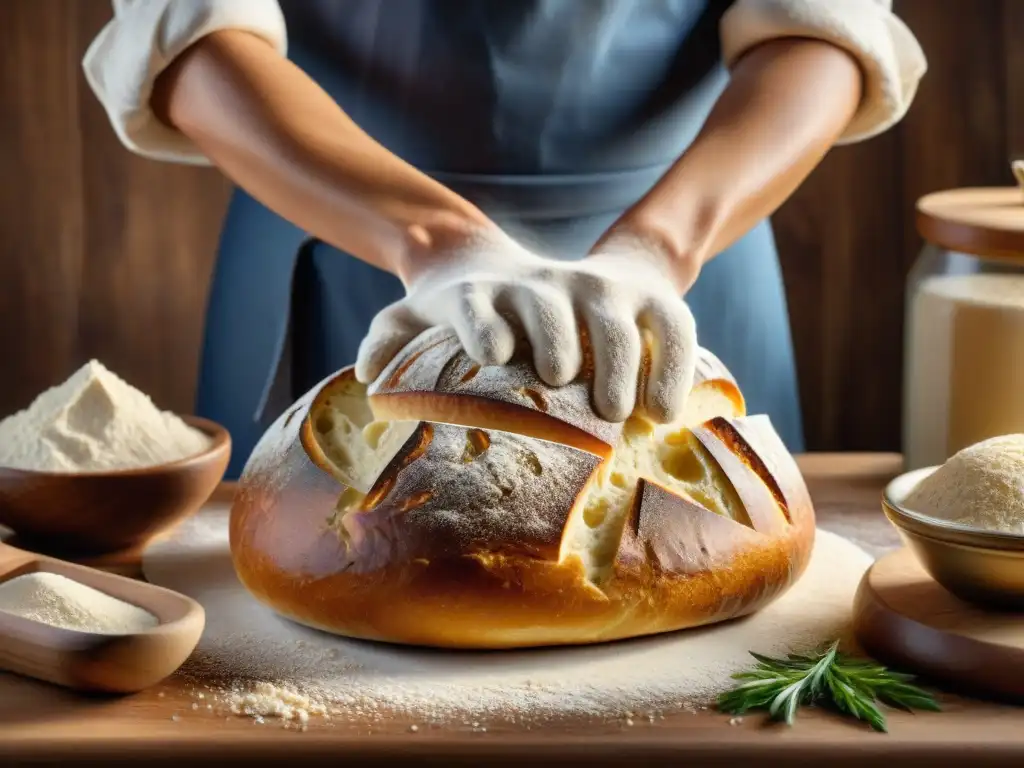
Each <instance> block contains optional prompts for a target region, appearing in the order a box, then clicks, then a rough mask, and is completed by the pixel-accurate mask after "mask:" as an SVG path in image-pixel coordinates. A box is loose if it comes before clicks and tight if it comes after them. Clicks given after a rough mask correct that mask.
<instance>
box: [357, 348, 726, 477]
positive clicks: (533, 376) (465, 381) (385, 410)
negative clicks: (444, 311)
mask: <svg viewBox="0 0 1024 768" xmlns="http://www.w3.org/2000/svg"><path fill="white" fill-rule="evenodd" d="M592 377H593V367H592V364H591V363H590V361H589V356H587V355H585V358H584V364H583V369H582V371H581V373H580V375H579V376H578V377H577V378H576V380H574V381H572V382H570V383H569V384H566V385H564V386H561V387H552V386H549V385H548V384H545V383H544V381H543V380H541V378H540V377H539V376H538V374H537V371H536V369H535V367H534V364H533V360H532V357H531V355H530V352H529V350H528V349H527V348H525V347H523V346H522V345H520V346H519V347H518V348H517V349H516V353H515V355H514V356H513V358H512V360H510V361H509V363H508V364H506V365H503V366H484V367H481V366H479V365H477V364H476V363H475V362H474V361H473V360H472V359H471V358H470V357H469V355H467V354H466V353H465V351H464V350H463V349H462V346H461V345H460V344H459V341H458V338H457V337H456V336H455V335H454V334H453V333H452V332H451V331H450V330H448V329H445V328H434V329H431V330H429V331H425V332H424V333H422V334H420V335H419V336H418V337H416V338H415V339H414V340H413V341H412V342H411V343H410V344H409V345H408V346H406V347H405V349H403V350H402V352H401V353H399V354H398V355H396V357H395V358H394V359H393V360H392V361H391V364H390V365H389V366H388V367H387V368H386V369H385V370H384V372H383V373H382V374H381V375H380V376H379V377H378V378H377V380H376V381H375V382H374V383H373V384H371V385H370V387H369V389H368V393H369V396H370V405H371V407H372V409H373V411H374V414H375V415H376V416H377V418H379V419H382V420H401V419H412V418H416V419H424V420H426V421H438V422H445V423H453V424H461V425H463V426H469V427H479V428H481V429H511V430H513V431H515V432H517V433H519V434H522V435H528V436H530V437H536V438H539V439H541V440H552V441H555V442H560V443H565V444H566V445H571V446H573V447H574V448H579V449H580V450H583V451H588V452H590V453H593V454H596V455H598V456H601V457H602V458H607V457H608V456H610V455H611V453H612V451H613V449H614V446H615V445H616V443H617V442H618V440H619V438H620V437H621V435H622V424H621V423H613V422H608V421H605V420H604V419H602V418H601V417H600V416H598V415H597V414H596V413H594V409H593V406H592V403H591V399H590V398H591V391H590V382H591V379H592ZM745 409H746V406H745V403H744V400H743V395H742V394H741V392H740V390H739V387H738V386H737V384H736V382H735V380H734V379H733V377H732V375H731V374H730V373H729V372H728V370H727V369H726V368H725V366H724V365H723V364H722V362H721V361H720V360H719V359H718V358H717V357H715V356H714V355H713V354H711V353H710V352H708V351H707V350H704V349H700V350H699V351H698V356H697V363H696V370H695V376H694V385H693V388H692V389H691V392H690V395H689V397H688V399H687V405H686V410H685V413H684V416H683V418H682V420H681V423H682V424H685V425H690V424H700V423H703V422H704V421H707V420H708V419H710V418H713V417H714V416H728V417H735V416H742V415H743V414H744V413H745V412H746V410H745Z"/></svg>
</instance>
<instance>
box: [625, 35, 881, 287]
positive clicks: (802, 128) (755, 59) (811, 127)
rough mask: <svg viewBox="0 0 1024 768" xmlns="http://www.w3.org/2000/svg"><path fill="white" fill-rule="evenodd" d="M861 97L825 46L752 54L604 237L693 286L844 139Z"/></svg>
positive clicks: (848, 68)
mask: <svg viewBox="0 0 1024 768" xmlns="http://www.w3.org/2000/svg"><path fill="white" fill-rule="evenodd" d="M861 88H862V84H861V71H860V68H859V66H858V64H857V63H856V61H855V60H854V59H853V57H851V56H850V55H849V54H847V53H846V52H845V51H843V50H842V49H840V48H838V47H835V46H832V45H831V44H829V43H823V42H818V41H813V40H803V39H782V40H776V41H772V42H769V43H766V44H764V45H762V46H759V47H757V48H754V49H753V50H751V51H750V52H749V53H748V54H747V55H746V56H744V57H743V59H741V60H740V61H739V62H738V63H737V65H736V67H735V68H734V70H733V75H732V78H731V81H730V83H729V85H728V86H727V88H726V89H725V91H724V92H723V94H722V96H721V97H720V98H719V100H718V102H717V103H716V105H715V107H714V109H713V110H712V112H711V114H710V115H709V117H708V119H707V121H706V122H705V124H704V126H703V128H702V129H701V131H700V133H699V134H698V136H697V138H696V139H695V140H694V142H693V143H692V145H691V146H690V148H689V149H688V151H687V152H686V153H685V154H684V155H683V156H682V157H681V158H680V159H679V160H678V162H676V163H675V165H674V166H673V167H672V168H671V169H670V170H669V171H668V173H666V174H665V176H664V177H662V179H661V180H660V181H659V183H658V184H657V185H656V186H655V187H654V188H653V189H652V190H651V191H650V193H649V194H647V195H646V196H645V197H644V198H643V199H642V200H641V201H640V202H639V203H638V204H637V205H636V206H634V207H633V208H632V209H631V210H630V211H628V212H627V213H626V214H625V216H624V217H623V218H622V219H621V220H620V222H619V223H618V224H617V225H616V226H615V227H614V228H613V229H612V231H611V232H610V233H609V236H611V235H612V234H614V233H615V232H623V231H625V232H629V233H631V234H636V235H639V236H641V237H643V238H644V239H646V240H648V241H649V242H651V243H652V244H654V245H656V246H657V247H660V248H662V249H664V250H665V251H667V254H668V255H669V256H670V257H671V258H672V259H673V260H674V261H675V262H676V263H677V265H678V266H679V268H680V271H681V272H682V273H684V274H693V275H694V276H695V274H696V272H697V271H699V269H700V266H701V265H703V264H704V263H705V262H706V261H707V260H708V259H710V258H711V257H712V256H714V255H715V254H717V253H719V252H720V251H722V250H723V249H724V248H726V247H728V246H729V245H730V244H732V243H733V242H734V241H736V240H737V239H738V238H739V237H741V236H742V235H743V234H744V233H746V232H747V231H748V230H749V229H750V228H751V227H752V226H753V225H754V224H756V223H757V222H758V221H760V220H761V219H763V218H765V217H766V216H768V215H770V214H771V213H773V212H774V211H775V210H776V208H778V207H779V206H780V205H781V204H782V203H783V202H784V201H785V200H786V199H787V198H788V197H789V195H790V194H792V193H793V191H794V190H795V189H796V188H797V187H798V186H799V185H800V183H801V182H802V181H803V180H804V179H805V178H806V177H807V175H808V174H809V173H810V172H811V170H813V169H814V167H815V166H816V165H817V164H818V162H819V161H820V160H821V159H822V157H823V156H824V155H825V153H826V152H827V151H828V150H829V148H830V147H831V146H832V145H833V144H834V143H835V141H836V139H837V138H839V136H840V135H841V134H842V132H843V130H844V128H845V127H846V125H847V123H848V122H849V120H850V118H851V117H852V116H853V114H854V113H855V111H856V109H857V106H858V103H859V101H860V98H861ZM683 282H684V283H685V280H684V281H683Z"/></svg>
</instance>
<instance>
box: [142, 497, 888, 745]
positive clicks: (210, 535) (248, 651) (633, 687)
mask: <svg viewBox="0 0 1024 768" xmlns="http://www.w3.org/2000/svg"><path fill="white" fill-rule="evenodd" d="M870 563H871V557H870V556H869V555H868V554H866V553H865V552H864V551H863V550H861V549H859V548H858V547H857V546H855V545H854V544H852V543H851V542H849V541H847V540H845V539H842V538H840V537H839V536H836V535H834V534H830V533H827V532H823V531H819V532H818V537H817V542H816V545H815V551H814V555H813V557H812V560H811V563H810V565H809V566H808V570H807V572H806V573H805V574H804V576H803V577H802V578H801V579H800V581H799V582H798V583H797V584H796V585H795V586H794V587H793V588H792V589H791V590H790V591H789V592H788V593H786V594H785V595H784V596H783V597H782V598H780V599H779V600H778V601H776V602H775V603H773V604H772V605H770V606H768V607H767V608H765V609H764V610H762V611H761V612H759V613H757V614H756V615H754V616H751V617H749V618H747V619H742V620H738V621H735V622H730V623H726V624H719V625H716V626H713V627H709V628H706V629H696V630H689V631H685V632H678V633H674V634H669V635H662V636H659V637H652V638H645V639H640V640H633V641H626V642H617V643H608V644H604V645H598V646H589V647H579V648H558V649H539V650H527V651H509V652H446V651H432V650H426V649H417V648H403V647H399V646H389V645H385V644H377V643H370V642H362V641H356V640H348V639H345V638H341V637H337V636H333V635H329V634H326V633H321V632H316V631H314V630H310V629H307V628H305V627H302V626H299V625H297V624H294V623H292V622H289V621H287V620H285V619H282V618H280V617H278V616H277V615H276V614H274V613H273V612H272V611H271V610H270V609H268V608H265V607H264V606H262V605H260V604H259V603H257V602H256V600H255V599H253V598H252V597H251V596H250V595H249V593H248V592H246V591H245V589H244V588H243V587H242V586H241V584H240V583H239V582H238V580H237V577H236V576H235V572H234V569H233V567H232V564H231V557H230V552H229V549H228V528H227V509H226V508H225V507H214V506H211V507H207V510H206V511H204V512H203V513H200V514H199V515H197V516H196V517H194V518H191V519H189V520H186V521H185V522H184V523H182V525H181V526H180V527H179V528H178V529H177V530H175V531H174V532H173V533H172V534H171V535H170V537H168V538H166V539H164V540H162V541H158V542H155V543H154V544H152V545H151V546H150V547H149V549H148V550H147V551H146V553H145V556H144V560H143V569H144V572H145V575H146V578H147V579H149V581H151V582H153V583H155V584H159V585H161V586H164V587H169V588H171V589H174V590H177V591H179V592H183V593H184V594H186V595H189V596H190V597H193V598H194V599H196V600H197V601H198V602H200V603H201V604H202V605H203V607H204V608H205V609H206V617H207V623H206V630H205V632H204V634H203V637H202V639H201V640H200V643H199V647H198V648H197V650H196V653H195V654H193V657H192V659H191V660H190V662H189V663H188V665H187V666H186V668H185V670H183V671H184V672H185V673H186V674H189V675H191V676H193V678H194V679H195V681H196V682H197V684H198V685H201V686H207V687H208V690H211V691H213V692H214V694H213V695H214V696H215V697H219V699H220V701H221V703H222V704H223V705H224V706H225V708H226V709H229V710H230V709H234V710H235V712H236V713H240V714H245V715H248V716H250V717H253V718H256V719H257V722H259V721H261V720H262V718H264V717H281V718H282V719H283V720H285V721H286V722H287V723H293V722H305V720H307V719H308V717H309V716H310V715H314V714H315V715H318V716H320V717H323V716H325V715H326V716H329V717H334V718H336V719H337V718H339V717H341V718H344V717H358V718H360V719H363V720H365V719H367V718H370V719H373V718H387V717H391V716H394V715H400V716H406V717H410V718H415V719H418V720H419V721H420V722H426V721H433V722H437V721H446V720H447V721H451V720H456V719H457V720H458V721H459V722H465V724H466V725H473V724H474V723H476V724H478V725H479V724H481V723H485V722H487V721H494V720H502V721H506V722H507V721H513V722H516V723H525V724H529V723H530V722H534V721H541V722H543V721H548V720H550V719H551V718H553V717H558V716H561V715H568V716H574V717H579V716H581V715H584V716H587V715H589V716H601V717H604V716H613V717H617V718H627V719H631V718H632V717H634V716H636V717H640V716H643V717H645V718H650V717H655V714H653V713H656V712H658V711H664V710H666V709H667V708H673V709H676V710H677V711H678V709H679V708H680V707H683V708H694V707H696V706H699V705H701V704H705V703H707V702H708V701H710V700H711V699H713V698H714V696H715V695H716V694H717V693H719V692H721V691H722V690H724V689H726V688H728V687H730V686H731V684H732V683H733V681H732V680H731V679H730V675H731V674H732V673H733V672H736V671H738V670H740V669H742V668H745V667H748V666H750V665H751V664H752V663H753V660H752V659H751V657H750V656H749V655H748V651H751V650H753V651H758V652H760V653H765V654H769V655H777V654H785V653H788V652H795V651H807V650H810V649H812V648H814V647H816V646H819V645H821V644H823V643H826V642H828V641H830V640H832V639H834V638H836V637H846V636H847V635H848V632H849V626H850V612H851V606H852V603H853V597H854V593H855V591H856V589H857V585H858V583H859V581H860V577H861V575H862V574H863V573H864V571H865V570H866V569H867V567H868V565H870ZM314 710H315V711H314ZM302 712H304V713H305V714H302ZM648 713H651V714H648ZM474 727H476V726H474ZM480 727H481V728H483V727H484V726H483V725H480Z"/></svg>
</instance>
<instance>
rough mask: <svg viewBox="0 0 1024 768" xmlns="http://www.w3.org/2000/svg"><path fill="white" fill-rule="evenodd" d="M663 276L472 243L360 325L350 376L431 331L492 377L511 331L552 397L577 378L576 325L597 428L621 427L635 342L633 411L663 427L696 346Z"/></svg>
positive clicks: (420, 275) (689, 372)
mask: <svg viewBox="0 0 1024 768" xmlns="http://www.w3.org/2000/svg"><path fill="white" fill-rule="evenodd" d="M663 267H664V265H662V264H659V262H658V259H657V258H654V257H652V256H651V255H650V254H642V253H636V252H633V251H632V250H630V249H629V248H623V247H609V248H607V249H605V250H604V251H603V252H601V253H598V254H596V255H593V256H590V257H588V258H586V259H584V260H582V261H578V262H561V261H555V260H551V259H546V258H543V257H541V256H538V255H536V254H534V253H532V252H530V251H529V250H527V249H526V248H524V247H522V246H520V245H519V244H518V243H516V242H515V241H513V240H512V239H511V238H508V237H506V236H503V235H493V236H488V237H486V238H478V239H476V240H474V241H471V242H470V243H469V244H468V245H463V246H462V247H460V248H458V249H457V250H455V251H453V252H450V253H447V254H444V256H443V258H441V257H438V258H434V259H432V260H431V261H430V263H429V264H428V265H427V266H424V267H422V268H420V269H418V270H417V272H416V274H415V275H413V276H412V277H411V278H410V279H407V280H406V288H407V295H406V297H405V298H404V299H402V300H400V301H398V302H395V303H394V304H391V305H390V306H388V307H386V308H385V309H384V310H382V311H381V312H380V313H379V314H378V315H377V316H376V317H375V318H374V320H373V322H372V323H371V325H370V330H369V333H368V334H367V336H366V338H365V339H364V340H363V342H362V344H361V345H360V348H359V356H358V360H357V362H356V375H357V377H358V378H359V380H360V381H363V382H365V383H369V382H371V381H373V380H374V379H375V378H376V377H377V376H378V375H379V374H380V373H381V371H382V370H383V369H384V367H385V366H386V365H387V364H388V362H390V360H391V359H392V358H393V357H394V356H395V355H396V354H397V353H398V352H399V351H400V350H401V349H402V347H404V346H405V345H406V344H407V343H408V342H409V341H411V340H412V339H413V338H414V337H415V336H416V335H418V334H419V333H421V332H422V331H424V330H426V329H427V328H430V327H433V326H447V327H450V328H452V329H453V330H454V331H455V333H456V334H457V335H458V337H459V340H460V342H461V343H462V346H463V348H464V349H465V351H466V353H467V354H468V355H469V357H471V358H472V359H473V360H474V361H476V362H477V363H478V364H480V365H504V364H505V363H507V362H508V361H509V359H510V358H511V357H512V353H513V351H514V346H515V329H516V327H518V328H520V329H522V331H523V332H524V333H525V335H526V337H527V339H528V341H529V343H530V346H531V348H532V350H533V356H534V364H535V366H536V369H537V373H538V375H539V376H540V378H541V379H542V380H543V381H545V382H546V383H548V384H549V385H551V386H562V385H564V384H567V383H568V382H570V381H572V380H573V379H574V378H576V376H577V375H578V374H579V371H580V366H581V362H582V358H583V355H582V349H581V342H580V333H579V328H578V325H577V323H578V322H581V323H582V324H583V325H584V326H585V327H586V330H587V336H588V338H589V340H590V346H591V349H592V352H593V356H594V374H595V375H594V392H593V399H594V405H595V407H596V409H597V412H598V413H599V414H600V415H601V416H602V417H603V418H605V419H607V420H609V421H622V420H624V419H625V418H626V417H628V416H629V414H630V413H631V412H632V411H633V409H634V406H635V405H636V404H637V385H638V379H639V378H640V377H639V374H640V367H641V365H642V352H643V350H642V340H641V331H642V330H646V331H648V332H649V333H650V337H651V343H652V350H651V353H652V359H651V370H650V375H649V376H647V377H646V382H645V387H644V392H643V393H642V397H641V399H640V404H641V405H642V406H643V408H644V410H645V411H646V413H647V415H648V416H649V418H651V419H653V420H655V421H658V422H670V421H674V420H676V419H677V418H679V417H680V416H681V414H682V412H683V408H684V405H685V402H686V396H687V394H688V393H689V391H690V387H691V385H692V382H693V368H694V364H695V359H696V348H697V343H696V332H695V328H694V321H693V316H692V315H691V313H690V310H689V308H688V307H687V306H686V304H685V303H684V302H683V301H682V299H680V297H679V295H678V293H677V292H676V290H675V289H674V288H673V286H672V281H671V280H670V279H669V277H668V275H667V273H666V271H665V270H664V268H663Z"/></svg>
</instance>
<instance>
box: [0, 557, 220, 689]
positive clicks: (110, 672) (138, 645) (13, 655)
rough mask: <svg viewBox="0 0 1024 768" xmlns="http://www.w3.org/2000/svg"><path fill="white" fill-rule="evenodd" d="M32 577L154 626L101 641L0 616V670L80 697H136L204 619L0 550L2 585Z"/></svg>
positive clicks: (105, 576) (172, 597)
mask: <svg viewBox="0 0 1024 768" xmlns="http://www.w3.org/2000/svg"><path fill="white" fill-rule="evenodd" d="M33 571H48V572H50V573H56V574H59V575H61V576H65V577H67V578H69V579H73V580H75V581H77V582H79V583H81V584H85V585H87V586H90V587H92V588H93V589H97V590H99V591H101V592H105V593H106V594H108V595H110V596H111V597H116V598H117V599H119V600H123V601H125V602H128V603H132V604H133V605H136V606H138V607H140V608H143V609H144V610H147V611H149V612H150V613H151V614H153V615H154V616H156V617H157V619H158V620H159V622H160V623H159V624H158V625H157V626H155V627H153V628H152V629H147V630H145V631H143V632H139V633H137V634H131V635H105V634H96V633H93V632H80V631H77V630H71V629H64V628H63V627H53V626H50V625H49V624H43V623H41V622H38V621H33V620H31V619H26V618H24V617H22V616H16V615H14V614H11V613H7V612H4V611H0V669H6V670H8V671H11V672H15V673H18V674H22V675H28V676H30V677H34V678H37V679H39V680H45V681H47V682H51V683H56V684H58V685H63V686H66V687H69V688H74V689H77V690H82V691H95V692H105V693H134V692H136V691H140V690H142V689H144V688H148V687H149V686H151V685H154V684H155V683H158V682H160V681H161V680H163V679H164V678H165V677H167V676H169V675H170V674H171V673H173V672H174V671H175V670H176V669H178V667H180V666H181V665H182V664H183V663H184V662H185V660H186V659H187V658H188V657H189V654H191V653H192V651H193V650H194V649H195V647H196V644H197V643H198V642H199V638H200V636H201V635H202V633H203V628H204V626H205V624H206V614H205V613H204V611H203V608H202V606H201V605H199V603H197V602H195V601H194V600H192V599H190V598H188V597H185V596H184V595H179V594H178V593H177V592H172V591H171V590H169V589H164V588H162V587H157V586H154V585H153V584H147V583H146V582H143V581H135V580H134V579H129V578H126V577H124V576H117V575H114V574H112V573H104V572H103V571H98V570H95V569H93V568H87V567H85V566H83V565H74V564H72V563H66V562H63V561H61V560H55V559H53V558H49V557H41V556H39V555H34V554H31V553H29V552H23V551H21V550H19V549H15V548H14V547H10V546H7V545H5V544H0V583H2V582H4V581H7V580H9V579H13V578H16V577H18V576H21V575H24V574H26V573H31V572H33Z"/></svg>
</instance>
